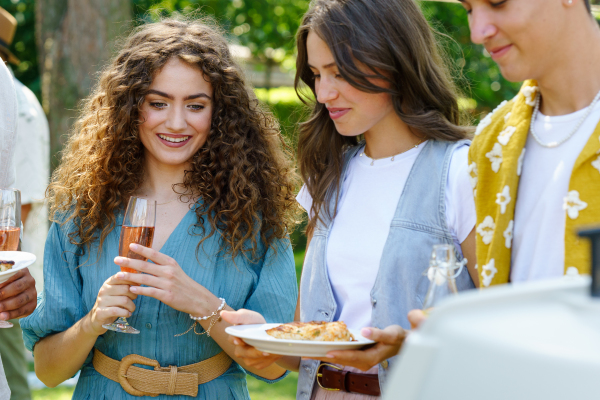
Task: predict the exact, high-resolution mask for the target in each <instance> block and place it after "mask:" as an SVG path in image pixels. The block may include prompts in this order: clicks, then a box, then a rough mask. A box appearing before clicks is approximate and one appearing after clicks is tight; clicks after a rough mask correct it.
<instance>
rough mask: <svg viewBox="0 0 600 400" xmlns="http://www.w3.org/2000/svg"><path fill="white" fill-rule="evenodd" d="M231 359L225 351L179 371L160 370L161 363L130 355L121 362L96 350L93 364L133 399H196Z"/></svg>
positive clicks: (228, 364) (172, 368)
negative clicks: (142, 366) (160, 395)
mask: <svg viewBox="0 0 600 400" xmlns="http://www.w3.org/2000/svg"><path fill="white" fill-rule="evenodd" d="M231 362H232V360H231V358H230V357H229V356H228V355H227V353H225V352H224V351H222V352H220V353H219V354H217V355H216V356H214V357H211V358H209V359H206V360H204V361H200V362H199V363H196V364H190V365H184V366H183V367H177V366H174V365H170V366H168V367H161V366H160V364H159V363H158V361H156V360H152V359H150V358H146V357H142V356H140V355H137V354H130V355H128V356H125V357H123V359H122V360H121V361H117V360H113V359H112V358H110V357H108V356H106V355H104V354H102V352H100V351H99V350H98V349H94V359H93V360H92V364H93V365H94V368H95V369H96V371H98V372H99V373H100V374H102V376H104V377H106V378H108V379H110V380H111V381H115V382H117V383H119V384H121V387H123V390H125V391H126V392H127V393H129V394H130V395H132V396H152V397H155V396H158V395H159V394H167V395H185V396H192V397H196V396H197V395H198V385H201V384H203V383H206V382H210V381H212V380H213V379H215V378H218V377H219V376H221V375H223V374H224V373H225V371H227V370H228V369H229V366H230V365H231ZM133 364H141V365H148V366H151V367H154V369H153V370H152V369H145V368H140V367H134V366H133Z"/></svg>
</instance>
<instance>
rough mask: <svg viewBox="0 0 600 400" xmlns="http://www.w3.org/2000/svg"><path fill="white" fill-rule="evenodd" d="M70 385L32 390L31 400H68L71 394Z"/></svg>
mask: <svg viewBox="0 0 600 400" xmlns="http://www.w3.org/2000/svg"><path fill="white" fill-rule="evenodd" d="M73 390H74V388H72V387H62V386H59V387H55V388H46V389H40V390H33V391H32V397H33V400H68V399H70V398H71V396H72V395H73Z"/></svg>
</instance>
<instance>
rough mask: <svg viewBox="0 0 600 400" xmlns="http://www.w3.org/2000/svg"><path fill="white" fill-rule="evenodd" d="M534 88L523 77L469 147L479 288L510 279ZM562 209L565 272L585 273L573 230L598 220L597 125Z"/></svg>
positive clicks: (585, 247)
mask: <svg viewBox="0 0 600 400" xmlns="http://www.w3.org/2000/svg"><path fill="white" fill-rule="evenodd" d="M536 92H537V86H536V82H535V81H526V82H525V83H524V84H523V86H522V88H521V91H520V92H519V94H518V95H517V96H516V97H515V98H514V99H512V100H510V101H505V102H503V103H502V104H500V105H499V106H498V108H496V109H495V110H494V111H493V112H492V113H490V114H489V115H488V116H487V117H486V118H484V119H483V120H482V121H481V123H480V124H479V126H478V127H477V130H476V132H475V138H474V140H473V143H472V145H471V148H470V150H469V173H470V177H471V184H472V185H473V194H474V196H475V207H476V209H477V228H476V232H477V263H478V267H477V269H478V272H479V277H480V282H481V286H482V287H488V286H490V285H499V284H503V283H507V282H508V281H509V279H510V263H511V245H512V237H513V226H514V215H515V202H516V200H517V199H516V197H517V190H518V186H519V178H520V175H521V168H522V165H523V159H524V157H527V155H526V154H525V142H526V140H527V135H528V132H529V125H530V122H531V114H532V112H533V106H534V104H535V103H534V102H535V97H536ZM563 208H564V210H565V218H566V219H567V220H566V228H565V273H569V274H571V273H585V274H589V273H590V265H591V261H590V258H589V247H590V245H589V243H588V241H587V240H585V239H579V237H578V236H577V229H578V228H579V227H580V226H585V225H593V224H599V223H600V125H598V126H597V127H596V129H595V131H594V133H593V134H592V136H591V137H590V139H589V141H588V142H587V144H586V145H585V147H584V149H583V151H582V152H581V153H580V154H579V157H578V158H577V161H576V162H575V165H574V167H573V172H572V174H571V179H570V182H569V192H568V193H567V194H566V196H565V198H564V202H563Z"/></svg>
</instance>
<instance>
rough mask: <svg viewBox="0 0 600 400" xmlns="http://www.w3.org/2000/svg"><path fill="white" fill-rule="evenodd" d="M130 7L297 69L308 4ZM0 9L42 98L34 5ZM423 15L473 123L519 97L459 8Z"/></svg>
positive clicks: (18, 2) (4, 2)
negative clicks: (298, 38) (200, 17)
mask: <svg viewBox="0 0 600 400" xmlns="http://www.w3.org/2000/svg"><path fill="white" fill-rule="evenodd" d="M130 1H131V7H132V10H133V15H134V21H135V23H142V22H144V21H151V20H156V19H157V18H159V17H161V16H166V15H170V14H172V13H182V14H189V13H201V14H205V15H209V16H212V17H213V18H214V19H215V20H216V21H217V22H218V23H219V24H220V25H221V26H222V27H223V29H224V31H225V32H226V34H227V35H228V39H229V40H230V41H232V42H234V43H239V44H241V45H244V46H248V47H249V48H250V49H251V51H252V54H253V55H254V56H255V57H257V58H258V59H260V60H263V62H267V61H268V60H273V61H275V62H278V63H281V64H282V65H283V67H284V69H292V68H293V65H294V33H295V31H296V29H297V28H298V25H299V23H300V20H301V18H302V15H303V13H304V12H305V11H306V9H307V7H308V4H309V1H308V0H130ZM0 6H1V7H3V8H5V9H6V10H7V11H9V12H10V13H11V14H13V15H14V16H15V17H16V18H17V20H18V23H19V26H18V28H17V33H16V36H15V40H14V42H13V45H12V50H13V52H14V53H15V55H16V56H17V57H19V58H20V59H21V61H22V63H21V64H20V65H19V66H18V67H16V68H15V75H16V76H17V78H18V79H19V80H20V81H22V82H23V83H25V84H26V85H27V86H29V87H30V88H31V89H32V90H33V91H34V93H36V94H37V95H38V96H39V95H40V76H39V65H38V59H37V52H36V45H35V0H0ZM422 9H423V11H424V13H425V15H426V16H427V18H428V20H429V21H430V22H431V24H432V26H433V27H434V29H436V30H437V31H438V32H440V33H441V34H440V35H439V38H440V41H441V43H442V47H443V48H444V49H446V52H447V54H448V59H449V61H450V62H451V64H452V65H453V66H454V69H455V71H456V72H455V75H456V76H457V79H458V82H459V85H460V87H461V89H462V90H463V92H464V95H465V97H467V98H472V99H474V100H475V102H476V103H475V104H476V108H475V110H473V114H474V116H475V117H477V116H478V115H479V113H481V112H488V111H490V110H491V109H493V108H494V107H495V105H496V104H498V103H500V102H501V101H502V100H504V99H507V98H510V97H512V96H513V95H514V94H515V93H516V91H517V90H518V87H519V84H515V83H510V82H507V81H506V80H504V79H503V78H502V77H501V75H500V73H499V70H498V67H497V66H496V64H495V63H494V62H493V61H492V59H491V58H490V57H489V56H487V55H486V54H485V52H484V50H483V47H482V46H477V45H472V44H471V43H470V39H469V28H468V25H467V18H466V13H465V12H464V10H463V8H462V7H461V6H460V5H458V4H448V3H438V2H422ZM444 35H446V36H444ZM471 103H472V102H471ZM271 104H277V103H271ZM287 104H289V102H288V103H287ZM472 104H473V103H472ZM294 107H295V106H294ZM274 111H275V112H276V114H277V115H278V116H281V117H284V119H282V123H283V124H284V125H295V123H294V122H295V120H294V118H293V117H292V119H291V120H287V118H288V116H290V115H292V116H293V115H299V114H298V113H295V112H294V110H291V111H290V110H288V109H287V108H286V106H284V105H275V108H274ZM280 114H281V115H280Z"/></svg>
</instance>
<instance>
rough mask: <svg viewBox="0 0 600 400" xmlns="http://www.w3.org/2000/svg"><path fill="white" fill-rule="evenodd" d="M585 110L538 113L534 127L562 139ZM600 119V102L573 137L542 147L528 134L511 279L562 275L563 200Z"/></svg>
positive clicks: (543, 137) (543, 136)
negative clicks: (566, 113) (554, 115)
mask: <svg viewBox="0 0 600 400" xmlns="http://www.w3.org/2000/svg"><path fill="white" fill-rule="evenodd" d="M586 111H587V108H585V109H583V110H579V111H577V112H575V113H572V114H568V115H561V116H556V117H548V116H545V115H543V114H542V113H539V114H538V116H537V118H536V120H535V121H534V124H535V131H536V133H537V135H538V137H539V138H540V139H541V141H542V142H543V143H549V142H553V141H558V140H561V139H562V138H564V137H565V136H567V135H568V134H569V133H571V132H572V130H573V128H575V126H576V125H577V124H578V123H579V120H580V119H581V118H582V116H583V114H585V112H586ZM598 121H600V103H598V104H596V107H595V108H594V110H593V111H592V113H591V114H590V115H589V116H588V117H587V119H586V120H585V122H584V123H583V125H581V127H580V128H579V130H578V131H577V132H576V133H575V134H574V135H573V137H571V138H570V139H569V140H567V141H566V142H565V143H563V144H562V145H560V146H558V147H555V148H547V147H542V146H540V145H539V144H538V143H537V142H536V141H535V140H534V139H533V137H532V136H531V135H529V136H528V137H527V143H526V144H525V157H524V159H523V169H522V172H521V180H520V182H519V190H518V193H517V204H516V208H515V228H514V236H513V242H512V243H513V251H512V269H511V273H510V278H511V281H512V282H524V281H532V280H541V279H548V278H557V277H560V276H563V275H564V268H565V265H564V262H565V225H566V212H565V210H564V209H563V202H564V198H565V197H566V196H567V193H568V191H569V181H570V180H571V173H572V172H573V166H574V165H575V161H576V160H577V157H578V156H579V154H580V153H581V151H582V150H583V148H584V147H585V145H586V143H587V141H588V140H589V138H590V136H591V135H592V133H593V132H594V130H595V129H596V126H597V125H598ZM598 172H599V173H600V171H598Z"/></svg>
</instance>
